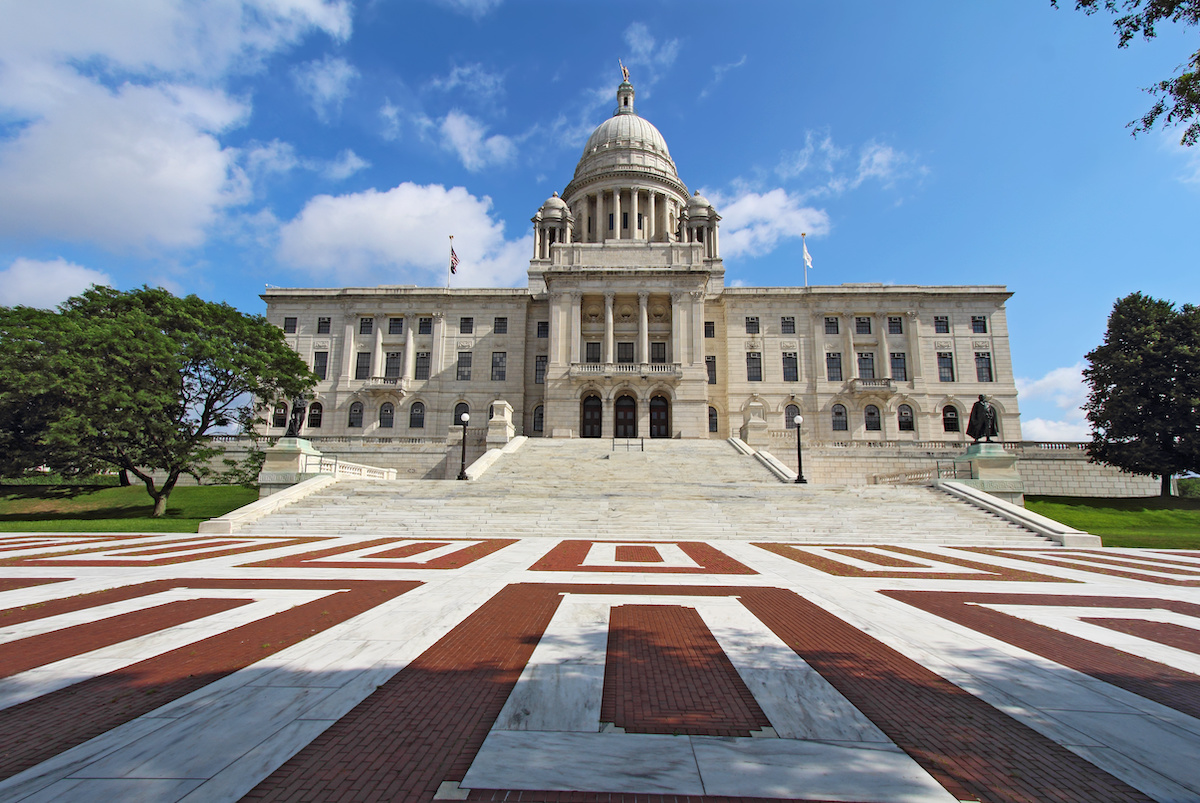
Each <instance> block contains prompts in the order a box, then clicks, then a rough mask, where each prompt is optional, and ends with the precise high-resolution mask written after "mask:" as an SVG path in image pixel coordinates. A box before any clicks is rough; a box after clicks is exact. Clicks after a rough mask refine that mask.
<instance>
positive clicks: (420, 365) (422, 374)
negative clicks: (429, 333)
mask: <svg viewBox="0 0 1200 803" xmlns="http://www.w3.org/2000/svg"><path fill="white" fill-rule="evenodd" d="M414 367H415V370H414V371H413V379H428V378H429V352H428V351H418V352H417V364H416V366H414Z"/></svg>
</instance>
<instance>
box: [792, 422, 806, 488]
mask: <svg viewBox="0 0 1200 803" xmlns="http://www.w3.org/2000/svg"><path fill="white" fill-rule="evenodd" d="M795 421H796V484H797V485H800V484H808V480H806V479H804V455H803V454H801V452H800V425H801V424H803V423H804V416H802V415H798V416H796V418H795Z"/></svg>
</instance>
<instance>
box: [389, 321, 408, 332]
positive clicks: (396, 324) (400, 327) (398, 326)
mask: <svg viewBox="0 0 1200 803" xmlns="http://www.w3.org/2000/svg"><path fill="white" fill-rule="evenodd" d="M388 334H389V335H402V334H404V319H403V318H388Z"/></svg>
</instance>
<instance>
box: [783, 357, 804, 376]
mask: <svg viewBox="0 0 1200 803" xmlns="http://www.w3.org/2000/svg"><path fill="white" fill-rule="evenodd" d="M783 381H784V382H799V381H800V367H799V362H798V361H797V359H796V353H795V352H794V351H785V352H784V353H783Z"/></svg>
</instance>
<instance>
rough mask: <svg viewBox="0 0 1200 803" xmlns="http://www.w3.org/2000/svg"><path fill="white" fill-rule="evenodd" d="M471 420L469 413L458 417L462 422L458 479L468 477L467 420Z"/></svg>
mask: <svg viewBox="0 0 1200 803" xmlns="http://www.w3.org/2000/svg"><path fill="white" fill-rule="evenodd" d="M470 420H471V414H470V413H467V412H464V413H463V414H462V415H460V416H459V417H458V422H459V423H460V424H462V428H463V436H462V464H461V466H460V467H459V469H458V478H459V479H460V480H466V479H470V477H468V476H467V422H468V421H470Z"/></svg>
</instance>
